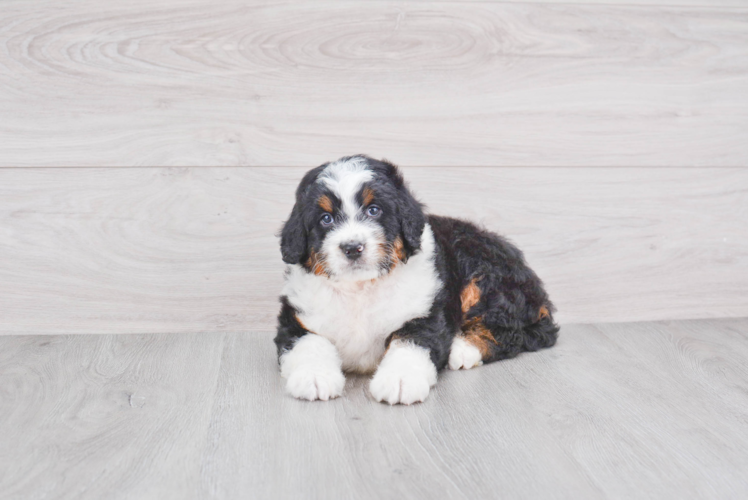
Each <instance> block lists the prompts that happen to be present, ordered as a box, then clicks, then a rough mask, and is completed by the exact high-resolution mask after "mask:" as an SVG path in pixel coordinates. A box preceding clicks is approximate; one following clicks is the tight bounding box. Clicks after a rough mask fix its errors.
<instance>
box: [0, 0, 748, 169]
mask: <svg viewBox="0 0 748 500" xmlns="http://www.w3.org/2000/svg"><path fill="white" fill-rule="evenodd" d="M44 5H48V7H47V8H40V6H44ZM719 5H724V4H719ZM0 69H1V71H0V116H2V120H0V164H1V165H5V166H113V165H116V166H133V165H144V166H172V165H181V166H197V165H224V166H225V165H250V166H257V165H264V166H286V165H296V166H306V165H310V164H317V163H321V162H322V161H324V160H327V159H329V158H334V157H338V156H341V155H343V154H349V153H351V152H367V153H369V154H372V155H375V156H384V157H388V158H392V159H395V160H397V161H398V162H400V163H401V164H404V165H409V166H434V165H436V166H746V164H747V163H748V93H747V92H745V89H746V88H748V8H744V7H724V6H721V7H720V6H718V7H714V6H710V7H684V6H653V5H648V6H620V5H606V4H598V5H579V4H536V3H502V2H436V3H429V2H378V1H377V2H374V1H364V2H340V1H335V2H331V1H322V2H308V3H303V4H287V3H281V4H278V3H275V2H273V3H262V2H259V3H255V2H250V3H246V2H237V1H227V2H220V3H215V2H207V1H205V0H202V1H194V0H193V1H187V2H184V1H182V0H167V1H161V2H145V1H142V0H139V1H135V2H118V3H112V2H104V1H99V0H96V1H94V0H89V1H82V2H68V3H67V4H65V5H62V4H59V3H55V4H44V3H38V2H26V1H11V2H4V3H3V11H2V13H1V14H0Z"/></svg>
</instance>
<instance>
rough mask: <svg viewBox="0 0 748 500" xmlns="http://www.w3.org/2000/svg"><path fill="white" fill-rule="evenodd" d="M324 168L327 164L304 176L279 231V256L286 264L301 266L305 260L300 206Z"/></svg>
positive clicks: (305, 244)
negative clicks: (287, 215) (288, 214)
mask: <svg viewBox="0 0 748 500" xmlns="http://www.w3.org/2000/svg"><path fill="white" fill-rule="evenodd" d="M326 166H327V163H325V164H324V165H320V166H319V167H317V168H313V169H311V170H310V171H309V172H307V173H306V174H304V177H303V178H302V179H301V182H300V183H299V185H298V187H297V188H296V203H294V206H293V209H292V210H291V215H290V216H289V217H288V220H287V221H286V223H285V224H284V225H283V229H281V254H282V255H283V262H285V263H286V264H301V263H302V262H304V261H305V260H306V258H307V232H306V226H304V220H303V218H302V216H301V213H302V210H301V206H302V204H303V203H304V195H305V194H306V192H307V191H308V190H309V187H310V186H311V185H312V184H313V183H314V181H315V179H316V178H317V176H318V175H319V173H320V172H322V170H323V169H324V168H325V167H326Z"/></svg>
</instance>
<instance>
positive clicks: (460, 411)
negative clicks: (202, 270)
mask: <svg viewBox="0 0 748 500" xmlns="http://www.w3.org/2000/svg"><path fill="white" fill-rule="evenodd" d="M271 338H272V334H271V333H251V334H239V333H230V334H183V335H175V334H159V335H76V336H41V337H40V336H9V337H2V338H0V498H3V499H24V500H27V499H41V498H45V499H63V498H70V499H88V498H90V499H100V498H133V499H150V498H154V499H169V498H175V499H177V498H178V499H186V498H223V499H226V498H228V499H232V498H398V497H404V498H498V497H503V498H575V499H578V498H678V499H680V498H745V497H746V496H747V495H748V477H747V476H746V474H745V471H746V470H748V453H746V449H748V418H746V415H748V344H747V343H746V340H748V319H725V320H698V321H680V322H658V323H628V324H598V325H566V326H564V327H563V328H562V332H561V338H560V341H559V344H558V345H557V346H556V347H555V348H553V349H550V350H546V351H543V352H540V353H535V354H530V355H522V356H520V357H518V358H517V359H514V360H509V361H504V362H500V363H496V364H493V365H488V366H484V367H481V368H478V369H475V370H471V371H468V372H443V373H442V374H441V375H440V380H439V383H438V385H437V386H436V388H435V390H434V391H433V393H432V394H431V396H430V398H429V399H428V400H427V401H426V402H425V403H424V404H420V405H416V406H413V407H389V406H386V405H382V404H379V403H374V402H373V401H372V400H371V399H370V398H369V397H368V396H367V394H366V380H365V379H364V378H360V377H352V378H349V380H348V384H347V386H346V391H345V394H344V396H343V397H342V398H340V399H337V400H334V401H331V402H316V403H309V402H302V401H296V400H294V399H292V398H290V397H288V396H285V395H284V394H283V392H282V384H281V380H280V378H279V375H278V371H277V366H276V362H275V357H274V346H273V344H272V342H271Z"/></svg>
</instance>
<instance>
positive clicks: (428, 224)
mask: <svg viewBox="0 0 748 500" xmlns="http://www.w3.org/2000/svg"><path fill="white" fill-rule="evenodd" d="M281 252H282V254H283V261H284V262H286V263H287V264H288V268H287V270H286V281H285V285H284V287H283V292H282V295H281V299H280V300H281V304H282V307H281V312H280V315H279V316H278V323H279V325H278V335H277V336H276V338H275V343H276V344H277V346H278V356H279V362H280V372H281V375H282V376H283V377H284V378H285V379H286V389H287V391H288V392H289V393H290V394H291V395H293V396H295V397H297V398H302V399H309V400H315V399H322V400H327V399H330V398H335V397H337V396H340V395H341V394H342V393H343V386H344V385H345V377H344V375H343V373H344V372H358V373H371V372H374V376H373V377H372V379H371V383H370V385H369V390H370V392H371V395H372V396H373V397H374V399H376V400H377V401H386V402H388V403H390V404H396V403H403V404H411V403H415V402H418V401H423V400H424V399H426V397H427V396H428V394H429V390H430V388H431V387H432V386H433V385H434V384H436V373H437V371H438V370H440V369H441V368H444V366H446V365H449V367H450V368H451V369H453V370H458V369H460V368H463V369H470V368H473V367H475V366H480V365H481V364H483V363H488V362H491V361H498V360H500V359H505V358H510V357H512V356H516V355H517V354H518V353H520V352H522V351H535V350H538V349H540V348H543V347H549V346H552V345H553V344H554V343H555V342H556V336H557V333H558V326H556V324H555V323H554V322H553V316H552V314H553V311H554V309H553V305H552V304H551V302H550V300H548V295H547V294H546V292H545V290H543V284H542V282H541V281H540V279H538V277H537V276H536V275H535V273H534V272H533V271H532V270H531V269H530V268H529V267H527V264H525V261H524V258H523V256H522V252H520V251H519V250H518V249H517V248H516V247H514V246H513V245H512V244H510V243H509V242H507V241H506V240H504V239H503V238H501V237H500V236H498V235H496V234H494V233H490V232H488V231H485V230H483V229H480V228H478V227H476V226H474V225H473V224H470V223H468V222H464V221H461V220H457V219H450V218H447V217H437V216H434V215H426V214H424V212H423V206H422V205H421V204H420V203H419V202H418V201H417V200H416V199H415V198H414V197H413V195H411V193H410V192H409V191H408V188H407V186H406V185H405V183H404V182H403V177H402V175H401V174H400V172H399V171H398V169H397V167H395V166H394V165H392V164H390V163H387V162H384V161H377V160H373V159H371V158H368V157H366V156H352V157H346V158H341V159H340V160H338V161H335V162H332V163H327V164H325V165H322V166H320V167H317V168H315V169H313V170H311V171H309V172H308V173H307V174H306V175H305V176H304V178H303V179H302V181H301V184H300V185H299V187H298V189H297V190H296V204H295V205H294V207H293V210H292V211H291V216H290V217H289V219H288V221H287V222H286V224H285V226H284V227H283V230H282V232H281Z"/></svg>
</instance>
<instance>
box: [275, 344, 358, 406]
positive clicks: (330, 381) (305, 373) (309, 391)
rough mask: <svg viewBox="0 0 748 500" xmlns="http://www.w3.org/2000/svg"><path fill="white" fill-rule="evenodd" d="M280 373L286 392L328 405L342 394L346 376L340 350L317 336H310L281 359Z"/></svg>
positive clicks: (295, 345)
mask: <svg viewBox="0 0 748 500" xmlns="http://www.w3.org/2000/svg"><path fill="white" fill-rule="evenodd" d="M280 371H281V376H282V377H283V378H284V379H286V392H288V393H289V394H291V395H292V396H293V397H295V398H299V399H308V400H310V401H314V400H315V399H321V400H323V401H327V400H328V399H332V398H336V397H338V396H340V395H341V394H343V387H344V386H345V376H344V375H343V371H342V370H341V361H340V355H338V350H337V349H336V348H335V346H334V345H332V343H331V342H330V341H329V340H327V339H326V338H323V337H320V336H319V335H316V334H314V333H307V334H306V335H304V336H303V337H301V338H300V339H299V340H297V341H296V342H295V343H294V345H293V348H292V349H291V350H290V351H287V352H285V353H283V354H282V355H281V357H280Z"/></svg>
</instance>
